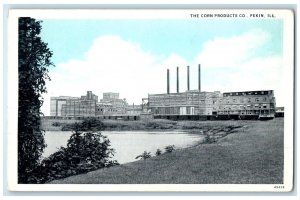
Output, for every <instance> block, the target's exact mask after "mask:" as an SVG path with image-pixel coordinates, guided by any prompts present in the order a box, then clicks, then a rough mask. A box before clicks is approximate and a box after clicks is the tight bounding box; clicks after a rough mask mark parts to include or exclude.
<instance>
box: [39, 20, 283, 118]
mask: <svg viewBox="0 0 300 200" xmlns="http://www.w3.org/2000/svg"><path fill="white" fill-rule="evenodd" d="M41 37H42V40H43V41H44V42H46V43H48V47H49V48H50V49H51V50H52V52H53V57H52V61H53V63H54V65H55V67H50V69H49V76H50V78H51V81H48V82H47V83H46V86H47V90H48V93H47V94H44V96H43V97H44V105H43V107H42V112H43V113H44V114H45V115H49V114H50V97H51V96H78V97H79V96H81V95H85V94H86V92H87V91H88V90H89V91H93V93H94V94H96V95H98V96H99V99H100V98H102V93H103V92H118V93H120V98H126V99H127V102H128V103H129V104H132V103H134V104H140V103H141V101H142V98H146V97H148V94H159V93H166V91H167V84H166V83H167V81H166V80H167V69H170V92H176V67H179V74H180V75H179V78H180V81H179V82H180V92H183V91H186V89H187V77H186V71H187V70H186V68H187V66H188V65H189V66H190V89H197V86H198V82H197V81H198V77H197V76H198V64H201V89H202V91H207V92H212V91H221V92H231V91H250V90H274V92H275V97H276V101H277V106H281V105H283V104H284V96H283V91H284V85H283V82H282V73H283V65H282V58H283V55H282V52H283V21H282V20H280V19H277V20H274V19H273V20H268V19H251V20H246V19H238V18H237V19H205V20H199V19H197V20H191V19H120V20H118V19H112V20H108V19H105V20H104V19H98V20H83V19H81V20H80V19H79V20H78V19H76V20H75V19H72V20H61V19H60V20H50V19H47V20H43V23H42V32H41Z"/></svg>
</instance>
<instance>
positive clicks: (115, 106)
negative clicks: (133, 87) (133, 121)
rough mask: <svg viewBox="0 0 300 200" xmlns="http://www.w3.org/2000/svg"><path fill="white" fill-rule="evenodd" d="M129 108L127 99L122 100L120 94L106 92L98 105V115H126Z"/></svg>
mask: <svg viewBox="0 0 300 200" xmlns="http://www.w3.org/2000/svg"><path fill="white" fill-rule="evenodd" d="M127 107H128V103H127V101H126V99H120V98H119V93H113V92H105V93H103V99H100V102H99V103H97V109H96V115H114V114H126V108H127Z"/></svg>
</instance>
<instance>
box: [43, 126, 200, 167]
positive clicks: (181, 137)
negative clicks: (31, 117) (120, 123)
mask: <svg viewBox="0 0 300 200" xmlns="http://www.w3.org/2000/svg"><path fill="white" fill-rule="evenodd" d="M71 134H72V132H71V131H46V133H45V142H46V144H47V147H46V149H45V151H44V153H43V155H42V156H43V157H47V156H49V155H51V154H52V153H54V152H55V151H57V149H58V148H59V147H61V146H63V147H66V145H67V141H68V139H69V138H70V136H71ZM102 134H103V135H105V136H107V137H108V139H109V140H110V142H111V147H112V148H114V149H115V151H116V153H115V156H114V158H113V159H114V160H117V161H118V162H119V163H120V164H123V163H127V162H133V161H136V159H135V157H136V156H138V155H140V154H142V153H143V152H144V151H147V152H151V155H152V156H153V155H155V152H156V150H157V149H161V150H163V151H164V148H165V147H166V146H168V145H175V149H176V148H177V149H178V148H185V147H189V146H193V145H195V144H197V143H199V142H200V141H201V140H202V139H203V136H201V135H195V134H190V133H188V132H184V131H163V132H162V131H160V132H158V131H102Z"/></svg>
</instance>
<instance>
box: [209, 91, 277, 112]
mask: <svg viewBox="0 0 300 200" xmlns="http://www.w3.org/2000/svg"><path fill="white" fill-rule="evenodd" d="M275 107H276V101H275V97H274V91H273V90H260V91H244V92H228V93H223V96H222V98H220V99H218V101H217V104H216V106H215V107H214V110H213V114H214V115H218V116H222V115H227V116H228V115H231V116H232V117H233V116H236V117H238V118H245V117H246V118H247V117H248V118H249V117H260V118H265V117H274V115H275Z"/></svg>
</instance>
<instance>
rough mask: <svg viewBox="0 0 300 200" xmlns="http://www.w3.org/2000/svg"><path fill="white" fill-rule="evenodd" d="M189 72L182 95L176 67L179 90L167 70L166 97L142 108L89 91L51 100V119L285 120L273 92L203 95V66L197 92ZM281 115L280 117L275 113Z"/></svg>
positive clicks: (147, 102)
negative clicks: (174, 88)
mask: <svg viewBox="0 0 300 200" xmlns="http://www.w3.org/2000/svg"><path fill="white" fill-rule="evenodd" d="M189 73H190V69H189V66H187V90H186V91H184V92H179V68H178V67H177V82H176V86H177V90H176V93H171V92H170V78H169V77H170V72H169V69H168V70H167V93H163V94H148V97H147V98H143V99H142V104H141V105H134V104H133V105H129V104H128V103H127V101H126V99H120V98H119V93H112V92H107V93H103V98H102V99H100V101H98V96H97V95H95V94H93V93H92V91H88V92H87V94H86V95H84V96H81V97H70V96H59V97H51V103H50V115H51V117H54V118H55V117H63V118H65V117H68V118H83V117H98V118H103V119H124V120H137V119H143V118H146V119H148V118H163V119H171V120H184V119H189V120H217V119H273V118H274V117H275V116H283V115H284V108H283V107H281V108H280V109H277V108H276V100H275V96H274V91H273V90H257V91H236V92H235V91H233V92H226V93H221V92H220V91H214V92H206V91H201V65H200V64H199V66H198V89H197V90H190V74H189ZM276 111H278V113H277V112H276Z"/></svg>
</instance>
